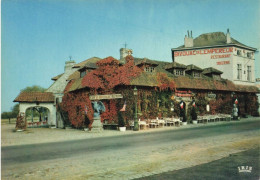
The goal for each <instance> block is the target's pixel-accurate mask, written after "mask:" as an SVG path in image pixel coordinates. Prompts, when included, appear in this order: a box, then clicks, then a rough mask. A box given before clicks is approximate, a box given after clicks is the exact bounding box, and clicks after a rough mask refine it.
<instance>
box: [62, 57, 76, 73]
mask: <svg viewBox="0 0 260 180" xmlns="http://www.w3.org/2000/svg"><path fill="white" fill-rule="evenodd" d="M74 64H75V61H72V60H70V61H66V62H65V67H64V73H68V72H69V71H71V70H72V67H73V65H74Z"/></svg>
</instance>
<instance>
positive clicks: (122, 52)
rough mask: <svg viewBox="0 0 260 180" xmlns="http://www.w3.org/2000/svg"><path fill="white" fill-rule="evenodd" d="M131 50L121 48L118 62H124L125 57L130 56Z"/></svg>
mask: <svg viewBox="0 0 260 180" xmlns="http://www.w3.org/2000/svg"><path fill="white" fill-rule="evenodd" d="M132 52H133V51H132V49H127V48H121V49H120V61H124V60H125V57H126V56H128V55H131V54H132Z"/></svg>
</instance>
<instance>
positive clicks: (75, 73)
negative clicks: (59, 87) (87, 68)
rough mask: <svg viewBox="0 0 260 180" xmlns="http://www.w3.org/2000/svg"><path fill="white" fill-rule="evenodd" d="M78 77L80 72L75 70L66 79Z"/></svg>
mask: <svg viewBox="0 0 260 180" xmlns="http://www.w3.org/2000/svg"><path fill="white" fill-rule="evenodd" d="M78 78H80V72H79V71H75V72H74V73H72V74H71V75H70V76H69V77H68V79H67V81H70V80H72V79H78Z"/></svg>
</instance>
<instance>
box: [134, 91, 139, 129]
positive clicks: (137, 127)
mask: <svg viewBox="0 0 260 180" xmlns="http://www.w3.org/2000/svg"><path fill="white" fill-rule="evenodd" d="M134 96H135V121H134V131H138V130H139V125H138V120H137V88H136V87H135V88H134Z"/></svg>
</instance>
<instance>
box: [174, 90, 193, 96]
mask: <svg viewBox="0 0 260 180" xmlns="http://www.w3.org/2000/svg"><path fill="white" fill-rule="evenodd" d="M175 96H177V97H192V96H193V95H192V92H191V91H178V90H176V91H175Z"/></svg>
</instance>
